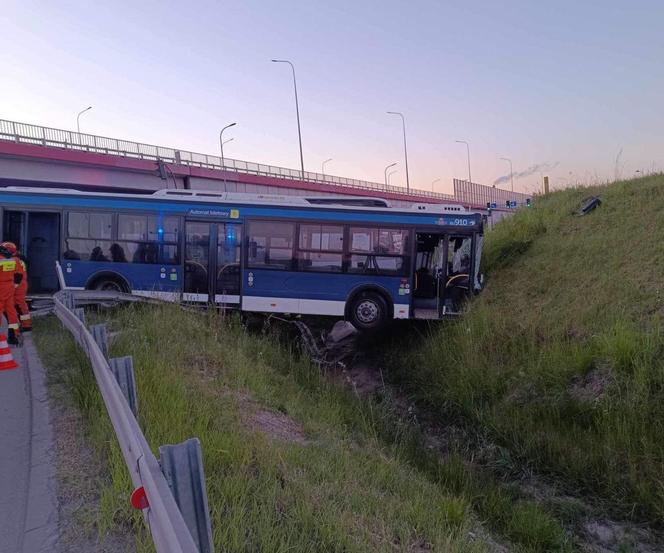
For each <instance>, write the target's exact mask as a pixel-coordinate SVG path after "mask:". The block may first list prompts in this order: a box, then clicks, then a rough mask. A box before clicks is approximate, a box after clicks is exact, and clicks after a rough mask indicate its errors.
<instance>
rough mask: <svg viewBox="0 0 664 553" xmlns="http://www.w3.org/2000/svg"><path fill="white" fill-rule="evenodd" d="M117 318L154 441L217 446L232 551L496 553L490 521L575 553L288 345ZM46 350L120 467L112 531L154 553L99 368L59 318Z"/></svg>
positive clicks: (119, 348) (212, 470)
mask: <svg viewBox="0 0 664 553" xmlns="http://www.w3.org/2000/svg"><path fill="white" fill-rule="evenodd" d="M106 317H107V318H109V319H110V330H111V331H120V334H119V335H118V336H117V338H116V339H114V341H113V343H112V345H111V355H114V356H117V355H129V354H131V355H133V357H134V365H135V367H136V373H137V383H138V390H139V410H140V413H139V418H140V423H141V426H142V428H143V429H144V431H145V434H146V436H147V438H148V441H149V442H150V443H151V444H152V446H153V447H154V448H155V449H156V447H157V446H158V445H160V444H166V443H175V442H179V441H181V440H184V439H186V438H188V437H191V436H198V437H199V438H200V439H201V442H202V445H203V452H204V457H205V459H204V463H205V471H206V478H207V487H208V496H209V503H210V506H211V511H212V526H213V531H214V540H215V545H216V548H217V550H218V551H287V550H288V551H297V552H306V551H311V552H314V551H316V552H318V551H428V550H431V551H464V552H465V551H484V550H485V545H484V544H483V543H482V542H483V541H484V539H483V538H484V537H485V536H487V535H488V534H487V531H486V530H481V529H480V528H481V526H480V524H479V523H478V522H477V521H478V519H481V521H482V523H483V524H482V525H483V527H484V528H485V529H486V528H488V529H489V531H490V532H489V533H490V534H493V535H494V536H498V540H499V541H503V542H508V543H510V551H571V550H573V547H572V545H570V539H569V537H568V536H567V535H566V534H565V532H564V531H563V530H562V527H561V525H560V524H559V523H558V522H557V520H556V519H555V518H554V517H553V516H552V515H551V514H549V513H547V512H545V511H544V510H542V509H541V508H540V507H539V506H538V505H536V504H535V503H533V502H530V501H527V500H524V499H522V498H520V497H518V495H517V494H516V492H515V491H514V490H513V489H510V488H507V487H504V486H503V485H501V484H499V483H497V482H496V481H495V480H493V479H492V478H491V477H490V476H488V475H486V474H481V473H478V472H473V470H472V469H470V468H469V467H467V466H466V465H465V464H464V463H463V462H462V461H461V460H460V458H458V457H457V456H450V457H449V458H444V459H441V458H439V457H438V456H437V455H436V454H434V453H433V452H431V451H430V450H428V449H427V448H426V447H425V446H424V445H423V441H422V440H421V436H420V435H419V434H418V433H417V431H416V430H415V429H414V428H413V427H412V426H411V425H410V424H409V423H408V422H407V421H403V420H401V419H400V417H399V415H398V414H397V411H396V410H395V409H394V406H393V404H392V402H391V401H389V398H387V397H383V398H382V401H380V402H375V401H373V400H371V401H369V400H366V401H365V400H362V401H361V400H359V399H358V398H357V397H356V396H355V395H354V394H353V393H351V392H349V391H347V390H344V389H342V388H341V387H340V386H339V385H338V384H337V383H335V382H333V381H332V380H331V379H329V378H327V377H325V376H323V375H321V374H320V372H319V371H318V370H317V369H315V368H314V367H312V366H311V364H309V363H308V362H307V360H306V359H303V358H302V357H301V356H300V355H299V354H298V353H297V352H296V351H295V350H293V349H288V348H286V347H284V346H283V345H280V344H279V343H278V342H277V341H276V340H275V339H274V338H272V337H269V336H252V335H248V334H247V333H246V332H245V331H244V329H243V328H242V327H241V326H240V325H239V324H238V323H237V322H236V321H235V320H234V319H225V320H223V319H221V318H220V317H219V316H217V315H215V314H213V313H207V314H205V313H192V312H183V311H181V310H179V309H178V308H177V307H176V306H160V307H153V306H151V307H147V306H146V307H136V306H133V307H127V308H122V309H117V310H115V311H113V312H112V313H111V314H110V315H107V316H106ZM90 318H92V317H91V316H90ZM36 337H37V339H38V345H39V347H40V349H41V351H42V354H43V357H44V359H45V360H47V365H50V366H51V368H53V367H54V365H56V366H57V368H58V369H59V372H58V374H61V375H62V378H63V379H64V380H65V383H66V384H67V386H68V388H69V389H70V390H71V392H72V395H73V397H74V399H75V401H76V403H77V404H78V406H79V408H80V409H81V411H82V413H83V416H84V420H85V421H86V428H87V431H88V434H89V438H90V440H91V443H92V444H93V445H94V446H95V448H96V449H97V451H98V452H99V454H100V455H101V456H102V457H103V458H105V459H106V463H107V466H108V469H109V474H110V478H109V479H108V480H105V481H104V482H102V483H100V487H101V492H102V501H101V512H100V513H99V516H98V520H97V521H96V526H97V528H98V529H99V530H100V531H103V530H104V528H106V527H110V526H111V525H114V526H117V525H123V526H124V527H126V528H127V529H128V531H129V530H130V529H132V530H133V531H134V532H136V534H137V536H138V538H137V541H138V549H139V550H140V551H143V550H150V546H149V541H150V540H149V537H148V536H147V535H146V532H145V529H144V528H143V523H142V521H141V517H140V516H139V515H138V514H137V513H136V512H132V511H131V510H130V508H129V506H128V495H129V492H130V488H131V483H130V481H129V478H128V475H127V472H126V470H125V467H124V462H123V459H122V457H121V454H120V452H119V449H118V447H117V445H116V443H115V439H114V437H113V434H112V429H111V428H110V424H109V422H108V419H107V417H106V415H105V414H104V408H103V405H102V403H101V401H100V397H99V394H98V393H97V391H96V386H95V384H94V382H93V379H92V375H91V373H90V369H89V366H88V364H87V362H86V360H85V359H84V357H83V355H82V354H81V352H80V351H78V350H77V348H76V346H75V345H74V343H73V341H72V340H71V338H70V337H69V336H68V335H67V333H66V331H64V330H62V329H61V328H60V327H59V324H58V323H57V321H56V320H54V319H52V318H51V319H49V320H45V321H40V322H39V324H38V327H37V329H36Z"/></svg>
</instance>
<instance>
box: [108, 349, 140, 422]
mask: <svg viewBox="0 0 664 553" xmlns="http://www.w3.org/2000/svg"><path fill="white" fill-rule="evenodd" d="M108 365H109V366H110V367H111V372H112V373H113V374H114V375H115V380H117V381H118V385H119V386H120V389H121V390H122V393H123V394H124V397H125V399H126V400H127V403H128V404H129V408H130V409H131V412H132V413H134V416H135V417H138V394H137V393H136V378H135V377H134V361H133V359H132V358H131V356H127V357H113V358H112V359H109V360H108Z"/></svg>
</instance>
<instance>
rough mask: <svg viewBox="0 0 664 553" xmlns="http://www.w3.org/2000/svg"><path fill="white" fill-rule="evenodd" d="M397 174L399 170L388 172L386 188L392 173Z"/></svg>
mask: <svg viewBox="0 0 664 553" xmlns="http://www.w3.org/2000/svg"><path fill="white" fill-rule="evenodd" d="M398 172H399V169H395V170H394V171H390V172H389V173H388V174H387V184H388V186H389V184H390V177H391V176H392V175H394V173H398Z"/></svg>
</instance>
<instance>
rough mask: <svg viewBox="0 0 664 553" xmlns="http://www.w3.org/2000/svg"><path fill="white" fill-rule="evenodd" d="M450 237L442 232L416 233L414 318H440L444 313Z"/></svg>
mask: <svg viewBox="0 0 664 553" xmlns="http://www.w3.org/2000/svg"><path fill="white" fill-rule="evenodd" d="M446 253H447V237H446V236H445V235H444V234H440V233H431V232H417V233H416V260H415V274H414V290H413V300H412V302H413V317H414V318H416V319H438V318H440V317H441V316H442V313H443V305H444V299H445V298H444V291H445V283H446V277H447V270H446V256H445V255H446Z"/></svg>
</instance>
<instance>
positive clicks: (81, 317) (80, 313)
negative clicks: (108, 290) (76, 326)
mask: <svg viewBox="0 0 664 553" xmlns="http://www.w3.org/2000/svg"><path fill="white" fill-rule="evenodd" d="M74 315H76V318H77V319H78V320H79V321H81V322H82V323H83V324H85V310H84V309H83V308H82V307H77V308H75V309H74Z"/></svg>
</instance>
